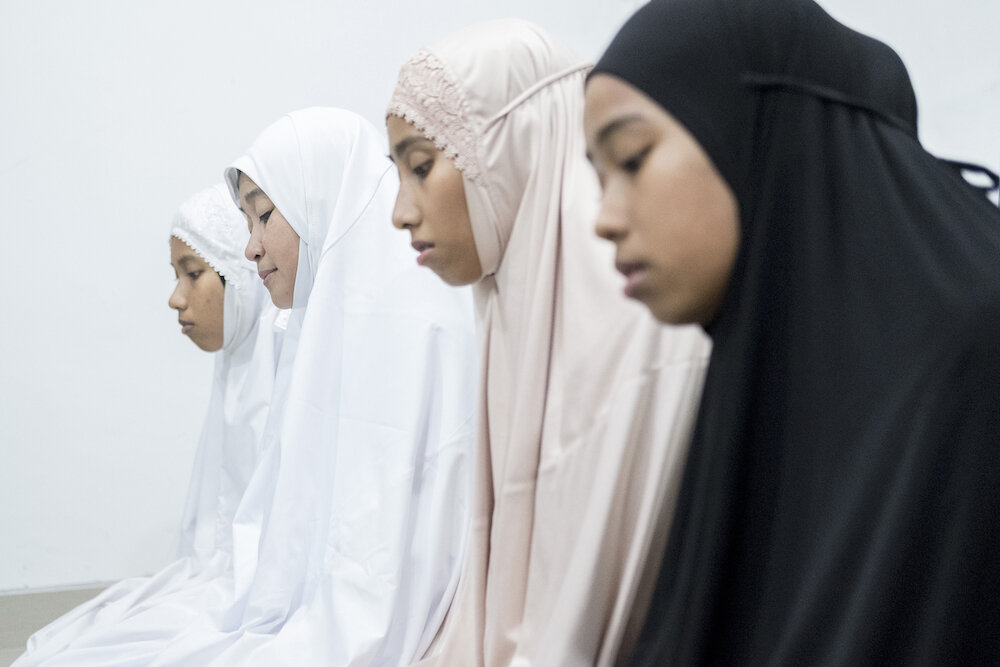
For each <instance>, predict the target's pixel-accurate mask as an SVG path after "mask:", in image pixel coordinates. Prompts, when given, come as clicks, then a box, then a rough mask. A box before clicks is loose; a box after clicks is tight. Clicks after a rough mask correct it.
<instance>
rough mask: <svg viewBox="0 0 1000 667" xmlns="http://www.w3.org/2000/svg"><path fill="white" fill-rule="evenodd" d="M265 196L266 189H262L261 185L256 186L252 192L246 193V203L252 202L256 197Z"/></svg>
mask: <svg viewBox="0 0 1000 667" xmlns="http://www.w3.org/2000/svg"><path fill="white" fill-rule="evenodd" d="M263 196H264V191H263V190H261V189H260V188H259V187H255V188H254V189H253V190H251V191H250V192H248V193H247V194H246V196H245V197H244V199H245V200H246V203H248V204H250V203H252V202H253V200H254V199H257V198H258V197H263Z"/></svg>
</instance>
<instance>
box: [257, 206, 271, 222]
mask: <svg viewBox="0 0 1000 667" xmlns="http://www.w3.org/2000/svg"><path fill="white" fill-rule="evenodd" d="M272 213H274V209H273V208H272V209H271V210H270V211H267V212H266V213H261V215H260V221H261V223H265V224H266V223H267V219H268V218H270V217H271V214H272Z"/></svg>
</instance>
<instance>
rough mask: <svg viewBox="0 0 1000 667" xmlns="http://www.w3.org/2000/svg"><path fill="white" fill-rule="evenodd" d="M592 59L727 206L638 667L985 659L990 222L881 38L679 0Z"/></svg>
mask: <svg viewBox="0 0 1000 667" xmlns="http://www.w3.org/2000/svg"><path fill="white" fill-rule="evenodd" d="M595 72H603V73H609V74H613V75H615V76H618V77H620V78H622V79H624V80H625V81H627V82H629V83H631V84H632V85H634V86H636V87H637V88H639V89H640V90H641V91H643V92H644V93H645V94H646V95H648V96H649V97H651V98H652V99H653V100H655V101H656V102H658V103H659V104H660V105H661V106H662V107H663V108H664V109H666V110H667V111H668V112H669V113H671V114H673V115H674V116H675V117H677V118H678V119H679V120H680V121H681V122H682V123H683V124H684V125H685V126H686V127H687V128H688V130H689V131H691V133H692V134H693V135H694V136H695V138H696V139H697V140H698V141H699V142H700V143H701V144H702V145H703V146H704V148H705V149H706V151H707V152H708V153H709V155H710V156H711V159H712V160H713V161H714V162H715V164H716V166H717V167H718V168H719V171H720V172H721V173H722V174H723V176H724V178H725V179H726V180H727V181H728V182H729V184H730V186H731V187H732V189H733V191H734V192H735V193H736V196H737V199H738V201H739V209H740V224H741V245H740V251H739V255H738V257H737V261H736V265H735V267H734V270H733V275H732V277H731V279H730V284H729V287H728V291H727V294H726V296H725V298H724V302H723V305H722V308H721V311H720V313H719V315H718V317H717V318H716V321H715V322H713V323H712V324H711V326H710V329H709V330H710V332H711V334H712V338H713V342H714V345H715V348H714V352H713V356H712V361H711V365H710V368H709V373H708V377H707V379H706V389H705V396H704V401H703V404H702V408H701V413H700V415H699V418H698V423H697V426H696V430H695V437H694V441H693V443H692V450H691V457H690V460H689V463H688V466H687V469H686V471H685V479H684V486H683V491H682V494H681V498H680V500H679V505H678V520H677V521H676V522H675V523H674V526H673V532H672V535H671V537H670V546H669V549H668V552H667V555H666V557H665V559H664V563H663V568H662V570H661V573H660V578H659V582H658V584H657V587H656V593H655V603H654V606H653V608H652V610H651V612H650V614H649V618H648V620H647V623H646V626H645V629H644V631H643V637H642V645H641V649H640V650H639V651H638V652H637V653H636V656H635V663H636V664H692V663H711V662H740V663H747V664H783V663H788V662H803V663H810V664H865V663H872V662H886V661H888V662H913V663H935V662H954V663H967V662H978V661H979V659H981V658H982V656H984V655H991V656H994V657H995V656H996V655H998V651H1000V646H998V644H997V635H996V633H995V622H996V620H997V619H998V618H1000V607H998V603H997V600H1000V568H997V567H996V565H995V564H994V563H993V562H992V560H991V559H984V558H982V557H981V555H982V554H986V553H995V552H996V551H997V550H998V548H1000V532H998V531H996V530H993V529H992V528H989V527H988V526H990V525H991V523H990V522H991V520H990V519H988V518H987V517H990V516H995V515H996V513H997V512H998V511H1000V493H998V491H997V489H1000V484H998V483H997V482H998V480H997V479H996V471H997V470H1000V467H998V463H1000V461H998V452H1000V448H998V447H997V444H998V443H997V439H998V435H997V434H998V433H1000V415H998V412H997V410H996V408H995V401H996V396H998V395H1000V394H998V386H997V383H998V379H1000V358H998V355H997V348H996V345H995V344H992V343H990V344H988V343H986V340H985V337H986V336H987V335H988V336H990V337H993V338H995V333H996V331H997V326H998V325H1000V322H998V320H997V313H998V308H997V304H998V303H1000V268H998V267H1000V265H998V263H997V260H996V258H997V257H998V255H1000V215H998V213H997V211H996V209H995V208H994V207H993V206H992V205H991V204H990V203H989V202H988V201H987V200H986V199H985V198H984V197H982V195H981V193H979V192H977V191H975V190H974V189H973V188H972V187H971V186H969V185H968V184H966V183H965V182H964V181H963V180H962V179H961V177H960V176H959V175H957V174H956V173H955V172H954V170H953V169H951V168H950V167H948V166H947V165H944V164H942V162H941V161H939V160H937V159H936V158H934V157H933V156H931V155H929V154H928V153H927V152H926V151H925V150H924V149H923V147H922V146H921V145H920V143H919V141H918V139H917V136H916V129H915V127H916V115H917V113H916V104H915V102H914V96H913V91H912V87H911V86H910V83H909V77H908V76H907V74H906V70H905V68H904V67H903V65H902V63H901V62H900V60H899V58H898V56H896V54H895V53H893V52H892V51H891V49H889V48H888V47H886V46H885V45H884V44H882V43H881V42H878V41H877V40H874V39H872V38H870V37H867V36H864V35H861V34H859V33H856V32H854V31H852V30H850V29H848V28H846V27H845V26H843V25H841V24H839V23H837V22H836V21H835V20H833V19H832V18H830V17H829V16H828V15H827V14H826V13H825V12H824V11H823V10H822V9H821V8H820V7H819V6H817V5H816V4H815V3H814V2H812V1H811V0H758V1H756V2H739V1H736V0H672V1H669V2H666V1H655V2H652V3H650V4H649V5H646V6H645V7H644V8H643V9H641V10H640V11H639V12H637V13H636V14H635V15H634V16H633V17H632V18H631V19H630V20H629V21H628V23H627V24H626V25H625V27H624V28H623V29H622V31H621V32H620V33H619V35H618V36H617V37H616V38H615V39H614V40H613V42H612V44H611V45H610V46H609V48H608V50H607V53H606V54H605V55H604V56H603V57H602V59H601V60H600V62H599V63H598V65H597V66H596V68H595ZM984 332H989V334H985V333H984ZM973 359H975V362H973V361H972V360H973ZM970 364H972V365H970ZM973 365H974V366H975V367H974V368H973ZM945 619H946V620H945Z"/></svg>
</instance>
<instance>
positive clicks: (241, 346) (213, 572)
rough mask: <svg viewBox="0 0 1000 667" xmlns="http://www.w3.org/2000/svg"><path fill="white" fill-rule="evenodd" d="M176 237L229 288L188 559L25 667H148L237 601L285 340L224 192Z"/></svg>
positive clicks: (41, 641)
mask: <svg viewBox="0 0 1000 667" xmlns="http://www.w3.org/2000/svg"><path fill="white" fill-rule="evenodd" d="M170 235H171V236H173V237H176V238H178V239H180V240H182V241H183V242H184V243H186V244H187V245H188V246H189V247H190V248H191V249H192V250H194V251H195V252H196V253H197V254H198V255H200V256H201V257H202V258H203V259H204V260H205V261H206V262H207V263H208V264H209V265H210V266H211V267H212V268H213V269H214V270H215V271H216V272H217V273H218V274H219V275H221V276H222V277H224V278H225V281H226V283H225V292H224V297H223V346H222V349H221V350H220V351H219V352H216V353H215V367H214V373H213V383H212V391H211V398H210V402H209V406H208V412H207V414H206V416H205V422H204V426H203V427H202V432H201V439H200V442H199V445H198V450H197V453H196V455H195V462H194V466H193V470H192V475H191V484H190V487H189V490H188V500H187V505H186V508H185V510H184V518H183V521H182V527H181V538H180V549H179V554H178V557H179V558H178V560H177V561H175V562H173V563H171V564H170V565H168V566H167V567H165V568H164V569H163V570H161V571H160V572H158V573H156V574H155V575H153V576H152V577H136V578H132V579H126V580H124V581H121V582H119V583H117V584H115V585H113V586H111V587H109V588H108V589H106V590H105V591H103V592H102V593H101V594H100V595H98V596H97V597H96V598H94V599H93V600H91V601H89V602H86V603H84V604H83V605H80V606H79V607H77V608H76V609H73V610H72V611H70V612H68V613H67V614H65V615H63V616H62V617H61V618H59V619H57V620H56V621H54V622H53V623H51V624H49V625H48V626H46V627H44V628H42V629H41V630H39V631H37V632H36V633H34V634H33V635H32V636H31V638H30V639H29V640H28V647H27V648H28V651H27V653H26V654H24V655H23V656H22V657H21V658H20V659H19V660H18V661H17V663H16V664H18V665H39V664H43V665H102V666H103V665H128V664H148V662H149V661H150V660H152V657H153V656H154V655H155V654H156V652H157V650H158V649H159V648H160V647H162V646H163V645H165V644H166V643H167V642H168V641H169V640H170V639H171V638H172V637H173V636H174V635H176V634H177V633H178V632H179V631H180V630H181V629H182V628H183V627H184V626H185V625H186V624H188V623H189V622H191V621H192V620H194V619H195V618H197V617H198V616H199V615H200V614H201V613H202V612H203V610H204V609H206V608H207V607H209V606H211V605H212V604H221V603H223V602H224V601H231V590H232V574H231V563H232V554H233V535H232V527H233V518H234V515H235V512H236V507H237V506H238V504H239V502H240V500H241V499H242V497H243V493H244V491H245V490H246V487H247V484H248V483H249V480H250V475H251V473H252V471H253V470H254V467H255V465H256V463H257V454H258V447H259V444H260V438H261V434H262V432H263V430H264V424H265V422H266V419H267V414H268V406H269V404H270V400H271V390H272V382H273V378H274V369H275V361H276V350H277V347H278V346H279V345H280V332H276V331H275V329H274V328H273V323H274V320H275V315H276V311H275V309H274V308H273V307H272V306H271V305H270V300H269V299H268V297H267V293H266V291H265V290H264V288H263V286H262V285H261V284H260V280H259V279H258V278H257V275H256V273H257V272H256V269H255V268H254V266H253V264H251V263H250V262H248V261H247V260H246V258H245V257H244V256H243V249H244V247H245V246H246V242H247V238H248V234H247V226H246V219H245V218H244V217H243V215H242V214H241V213H240V211H239V209H238V208H236V207H235V206H234V205H233V203H232V200H231V199H230V197H229V192H228V190H227V189H226V187H225V186H224V185H223V184H221V183H220V184H218V185H215V186H212V187H210V188H206V189H205V190H202V191H201V192H199V193H197V194H196V195H194V196H193V197H191V198H190V199H189V200H187V201H186V202H185V203H184V204H182V205H181V207H180V209H179V210H178V212H177V214H176V215H175V216H174V219H173V220H172V222H171V224H170ZM213 280H214V278H213Z"/></svg>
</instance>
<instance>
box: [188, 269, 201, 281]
mask: <svg viewBox="0 0 1000 667" xmlns="http://www.w3.org/2000/svg"><path fill="white" fill-rule="evenodd" d="M202 273H204V271H191V272H190V273H188V274H187V277H188V278H190V279H191V280H198V278H200V277H201V274H202Z"/></svg>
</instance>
